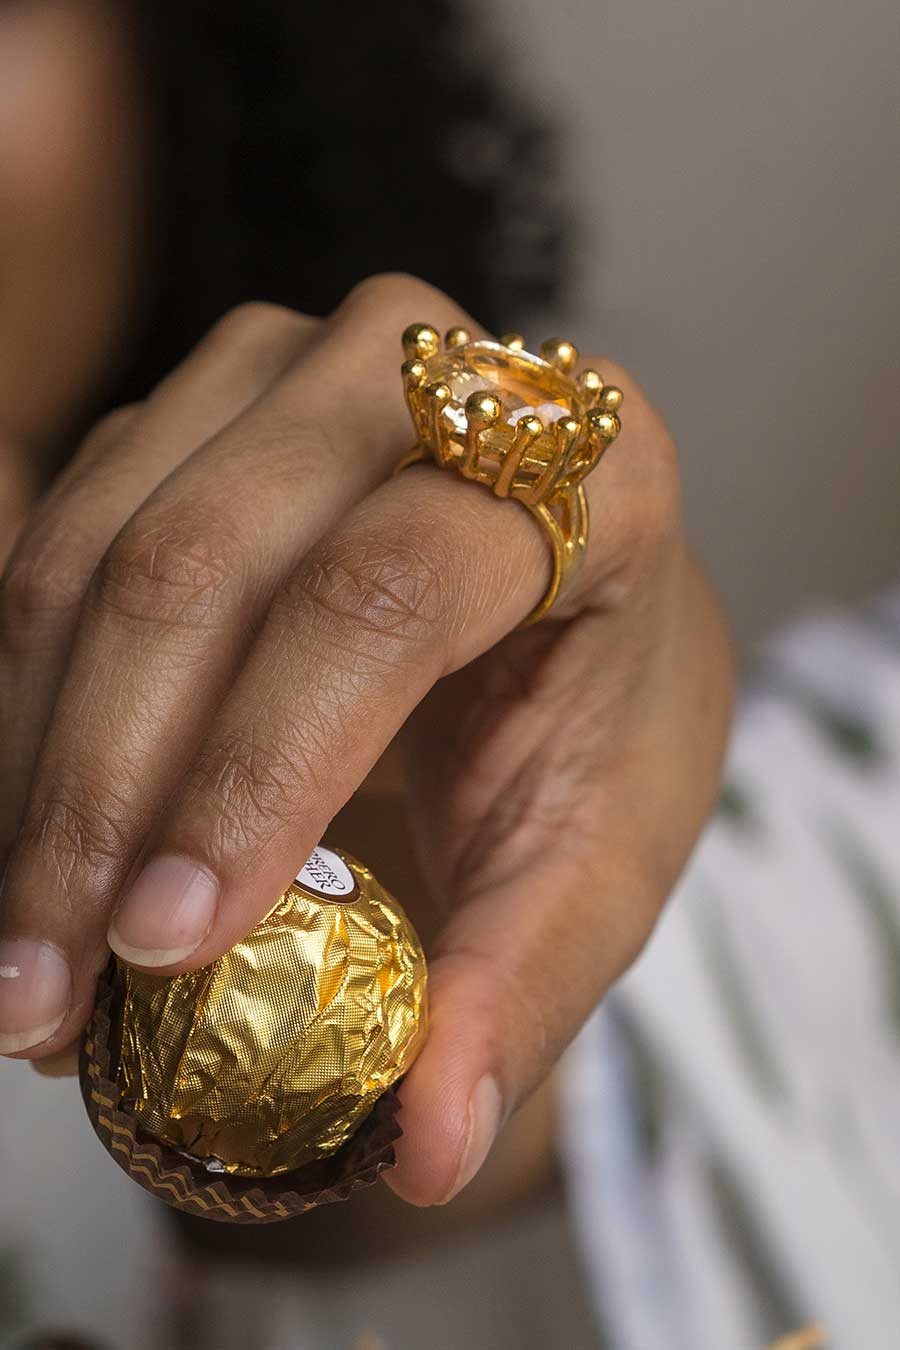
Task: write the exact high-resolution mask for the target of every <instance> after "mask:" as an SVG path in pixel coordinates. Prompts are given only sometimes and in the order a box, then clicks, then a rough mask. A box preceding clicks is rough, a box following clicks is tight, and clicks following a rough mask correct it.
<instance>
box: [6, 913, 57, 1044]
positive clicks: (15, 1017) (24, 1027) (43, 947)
mask: <svg viewBox="0 0 900 1350" xmlns="http://www.w3.org/2000/svg"><path fill="white" fill-rule="evenodd" d="M71 995H72V975H71V972H70V971H69V966H68V963H67V961H66V958H65V957H64V956H63V954H62V952H60V951H57V949H56V948H55V947H51V946H50V944H49V943H47V942H33V941H32V940H31V939H30V938H7V939H6V941H4V942H0V1055H14V1054H15V1053H16V1052H17V1051H18V1050H30V1049H31V1047H32V1046H33V1045H40V1044H41V1043H42V1042H43V1041H46V1040H48V1039H49V1038H50V1037H51V1036H52V1035H53V1033H54V1031H56V1029H57V1028H58V1027H60V1026H61V1025H62V1023H63V1021H64V1020H65V1016H66V1013H67V1012H68V1011H69V1001H70V999H71Z"/></svg>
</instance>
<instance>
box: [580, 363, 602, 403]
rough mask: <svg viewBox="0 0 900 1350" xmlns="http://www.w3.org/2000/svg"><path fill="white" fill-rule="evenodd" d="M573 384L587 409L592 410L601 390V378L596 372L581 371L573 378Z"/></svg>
mask: <svg viewBox="0 0 900 1350" xmlns="http://www.w3.org/2000/svg"><path fill="white" fill-rule="evenodd" d="M575 384H576V385H577V387H578V392H579V393H580V394H581V397H582V399H583V400H584V403H585V404H586V405H587V407H589V408H592V407H593V406H594V404H595V403H596V401H597V395H598V394H599V393H600V390H601V389H602V388H603V376H602V375H601V374H600V373H599V371H596V370H582V371H580V372H579V374H578V375H576V376H575Z"/></svg>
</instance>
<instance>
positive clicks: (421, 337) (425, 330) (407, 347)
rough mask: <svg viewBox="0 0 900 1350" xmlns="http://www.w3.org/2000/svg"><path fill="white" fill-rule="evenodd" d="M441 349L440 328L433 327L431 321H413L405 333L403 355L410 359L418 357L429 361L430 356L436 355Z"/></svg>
mask: <svg viewBox="0 0 900 1350" xmlns="http://www.w3.org/2000/svg"><path fill="white" fill-rule="evenodd" d="M440 349H441V339H440V336H439V334H438V330H437V329H436V328H433V327H432V326H431V324H430V323H411V324H410V325H409V327H408V328H407V329H406V330H405V331H404V334H403V355H404V356H405V357H406V359H407V360H408V361H412V360H414V359H415V358H416V357H418V358H419V360H420V361H427V360H428V358H429V357H430V356H435V355H436V354H437V352H439V351H440Z"/></svg>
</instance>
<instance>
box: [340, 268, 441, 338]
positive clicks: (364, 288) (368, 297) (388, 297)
mask: <svg viewBox="0 0 900 1350" xmlns="http://www.w3.org/2000/svg"><path fill="white" fill-rule="evenodd" d="M450 303H452V302H451V301H450V300H448V297H447V296H446V295H445V294H444V292H443V291H439V290H438V289H437V288H436V287H435V286H431V285H430V284H429V283H428V282H427V281H422V280H421V279H420V278H419V277H414V276H411V275H410V274H409V273H407V272H378V273H376V274H375V275H374V276H370V277H366V278H365V280H364V281H360V282H357V284H356V285H355V286H354V287H353V289H352V290H351V291H350V292H349V294H348V295H347V297H346V299H345V300H344V302H343V304H342V305H341V307H340V308H341V310H343V311H346V312H347V313H348V314H349V313H352V314H353V315H354V316H357V315H359V314H360V313H362V314H365V313H369V312H375V313H376V314H378V315H380V316H381V318H382V320H383V321H384V322H385V323H387V322H389V321H390V320H391V318H392V317H395V319H396V322H398V323H400V324H402V325H404V326H405V324H406V323H408V322H410V319H415V318H416V317H418V318H421V317H422V316H423V315H425V316H426V317H427V315H428V313H429V311H430V310H435V311H437V312H438V313H443V312H445V311H446V309H447V306H448V305H449V304H450Z"/></svg>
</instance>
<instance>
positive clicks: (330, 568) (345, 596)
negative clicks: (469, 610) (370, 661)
mask: <svg viewBox="0 0 900 1350" xmlns="http://www.w3.org/2000/svg"><path fill="white" fill-rule="evenodd" d="M451 575H452V571H451V569H450V567H449V565H447V564H445V561H444V559H443V558H442V557H441V554H440V551H439V549H438V548H437V547H436V544H435V540H434V538H431V539H428V538H426V537H425V534H424V532H423V531H422V530H421V529H420V528H416V527H415V526H409V527H408V528H407V530H406V532H405V534H404V535H403V536H402V537H401V536H400V535H399V534H398V535H397V536H395V537H393V538H392V537H390V536H389V535H388V534H387V533H383V532H380V531H374V532H370V533H366V534H360V533H359V532H354V533H353V534H352V535H348V536H347V537H346V538H344V539H342V540H337V541H330V542H329V543H327V544H325V545H322V546H320V547H319V548H318V549H317V550H315V551H314V553H313V554H312V555H311V557H310V558H309V560H308V563H307V566H306V567H305V568H304V570H303V574H302V600H303V601H305V602H306V603H307V604H308V605H309V606H311V607H312V608H313V609H314V610H315V611H316V614H317V617H318V619H319V621H320V626H321V625H322V624H324V626H325V629H326V632H327V631H328V630H329V629H331V630H332V631H334V630H339V632H340V640H341V641H346V634H347V631H348V630H349V631H350V632H351V633H356V634H357V635H358V640H359V642H360V643H361V644H365V646H367V647H368V646H370V644H371V642H372V640H373V639H374V640H375V642H376V643H377V644H378V646H379V648H381V649H382V650H383V649H384V647H385V646H391V647H393V648H395V649H396V651H397V653H398V655H399V654H400V653H401V652H402V650H403V649H404V648H408V649H410V650H411V651H412V649H415V651H420V650H421V648H423V647H428V646H431V645H434V644H435V643H439V644H441V645H443V643H445V642H446V636H445V635H446V634H447V632H448V629H449V623H450V618H451V601H450V595H449V588H448V584H447V580H446V578H447V577H449V576H451ZM335 636H337V633H335Z"/></svg>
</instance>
